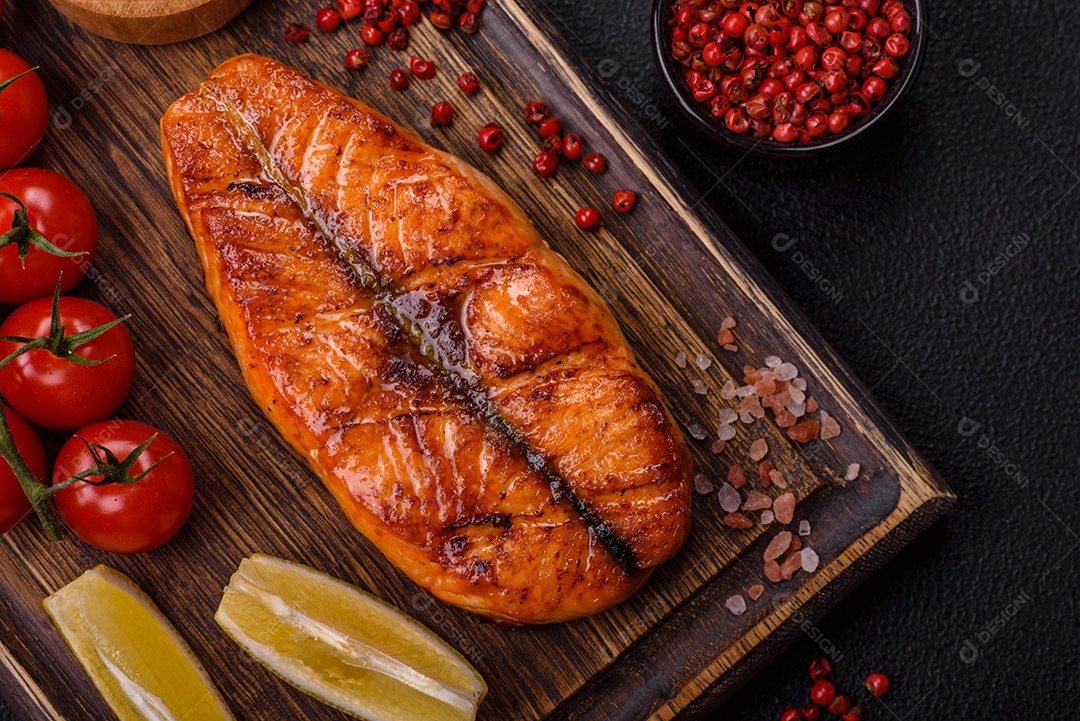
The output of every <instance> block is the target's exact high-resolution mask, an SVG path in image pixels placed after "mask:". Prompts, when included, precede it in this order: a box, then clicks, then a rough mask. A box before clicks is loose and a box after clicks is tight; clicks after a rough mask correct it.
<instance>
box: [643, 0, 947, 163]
mask: <svg viewBox="0 0 1080 721" xmlns="http://www.w3.org/2000/svg"><path fill="white" fill-rule="evenodd" d="M903 3H904V5H905V6H906V7H907V9H908V12H910V13H911V32H910V33H909V34H908V39H909V40H910V42H911V49H910V50H909V51H908V53H907V55H906V56H904V58H903V59H902V60H901V61H900V73H899V74H898V75H897V76H896V77H895V78H893V79H892V80H891V81H890V82H889V90H888V92H887V93H886V94H885V97H884V98H882V100H881V101H880V102H878V103H877V104H875V105H874V107H873V109H872V110H871V111H870V114H869V115H867V116H865V117H863V118H859V119H858V120H855V121H853V122H852V123H851V125H850V126H849V127H848V129H847V130H845V131H844V132H843V133H841V134H840V135H826V136H824V137H822V138H818V139H816V140H811V141H810V142H808V143H798V142H796V143H787V144H785V143H778V142H776V141H775V140H773V139H772V138H766V139H763V140H757V139H755V138H754V137H753V136H750V135H741V134H739V133H733V132H731V131H730V130H728V129H727V127H725V126H724V124H723V122H722V121H719V120H716V119H715V118H714V117H713V116H712V115H711V114H710V113H709V109H708V108H707V107H706V106H704V105H702V104H701V103H698V102H696V101H695V100H694V98H693V96H692V95H691V94H690V89H689V88H688V87H687V86H686V83H685V82H683V79H682V76H683V71H684V70H685V68H684V67H683V66H682V65H680V64H679V63H678V62H677V61H676V60H675V58H673V57H671V53H670V47H671V28H670V27H668V19H669V18H670V17H671V6H672V5H673V4H674V0H654V3H653V22H652V40H653V43H652V45H653V56H654V57H655V58H656V64H657V66H658V67H659V68H660V74H661V75H662V76H663V78H664V84H665V85H666V86H667V88H668V91H669V92H670V93H671V96H672V97H673V98H675V102H676V103H677V104H678V106H679V108H680V109H681V110H682V111H683V112H684V113H686V115H687V116H689V118H690V119H691V120H693V121H694V124H695V125H697V126H698V127H699V128H701V129H702V130H703V131H705V132H706V133H708V134H709V136H711V137H712V138H714V139H716V140H719V141H720V142H721V143H723V144H724V145H727V146H729V147H731V148H734V149H735V150H738V151H741V152H743V153H749V154H751V155H758V156H761V157H765V158H813V157H817V156H820V155H824V154H826V153H830V152H832V151H834V150H838V149H839V148H840V147H842V146H844V145H846V144H848V143H852V142H854V141H855V139H856V138H859V137H861V136H863V135H865V134H866V133H867V132H868V131H869V130H870V129H871V128H872V127H874V126H875V125H876V124H877V123H879V122H881V120H882V119H883V118H884V117H885V116H886V115H887V114H888V113H889V111H891V110H892V109H893V108H894V107H896V105H897V103H899V102H900V100H901V98H903V97H904V95H906V94H907V92H908V90H910V89H911V86H912V85H913V84H914V83H915V78H916V76H917V75H918V74H919V68H920V67H921V66H922V62H923V57H924V56H925V55H926V36H927V33H926V27H927V26H926V0H903Z"/></svg>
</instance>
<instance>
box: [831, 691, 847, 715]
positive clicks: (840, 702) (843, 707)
mask: <svg viewBox="0 0 1080 721" xmlns="http://www.w3.org/2000/svg"><path fill="white" fill-rule="evenodd" d="M828 706H829V713H831V714H833V715H834V716H842V715H843V714H845V713H847V712H848V708H849V707H850V704H849V703H848V700H847V697H846V696H844V695H842V694H838V695H837V696H836V698H834V699H833V700H832V702H830V703H829V704H828Z"/></svg>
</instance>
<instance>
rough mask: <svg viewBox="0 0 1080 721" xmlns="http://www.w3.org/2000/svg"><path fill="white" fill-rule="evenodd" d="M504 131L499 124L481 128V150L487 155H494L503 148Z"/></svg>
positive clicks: (490, 124) (489, 124)
mask: <svg viewBox="0 0 1080 721" xmlns="http://www.w3.org/2000/svg"><path fill="white" fill-rule="evenodd" d="M502 144H503V129H502V126H501V125H499V124H498V123H488V124H487V125H485V126H484V127H482V128H480V149H481V150H483V151H484V152H485V153H494V152H495V151H496V150H498V149H499V148H501V147H502Z"/></svg>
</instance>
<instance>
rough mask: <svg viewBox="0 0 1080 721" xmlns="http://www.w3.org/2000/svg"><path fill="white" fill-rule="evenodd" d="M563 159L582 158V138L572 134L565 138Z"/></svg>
mask: <svg viewBox="0 0 1080 721" xmlns="http://www.w3.org/2000/svg"><path fill="white" fill-rule="evenodd" d="M562 144H563V157H564V158H569V159H570V160H577V159H578V158H580V157H581V153H582V150H583V147H582V145H581V138H580V137H578V136H577V135H574V134H573V133H571V134H570V135H567V136H566V137H564V138H563V141H562Z"/></svg>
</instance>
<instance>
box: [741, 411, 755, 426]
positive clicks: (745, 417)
mask: <svg viewBox="0 0 1080 721" xmlns="http://www.w3.org/2000/svg"><path fill="white" fill-rule="evenodd" d="M739 420H740V421H742V423H743V425H745V426H748V425H750V424H751V423H753V422H754V414H753V413H751V412H750V411H739Z"/></svg>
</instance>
